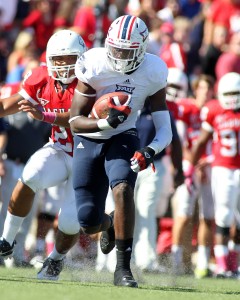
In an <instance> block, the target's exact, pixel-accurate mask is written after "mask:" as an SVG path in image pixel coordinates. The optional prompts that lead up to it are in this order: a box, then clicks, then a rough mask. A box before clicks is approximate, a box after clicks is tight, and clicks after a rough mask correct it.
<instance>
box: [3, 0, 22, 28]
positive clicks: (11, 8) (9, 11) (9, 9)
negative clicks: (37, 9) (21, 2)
mask: <svg viewBox="0 0 240 300" xmlns="http://www.w3.org/2000/svg"><path fill="white" fill-rule="evenodd" d="M17 4H18V0H10V1H4V0H1V1H0V30H7V29H9V28H11V26H12V25H13V21H14V17H15V15H16V12H17Z"/></svg>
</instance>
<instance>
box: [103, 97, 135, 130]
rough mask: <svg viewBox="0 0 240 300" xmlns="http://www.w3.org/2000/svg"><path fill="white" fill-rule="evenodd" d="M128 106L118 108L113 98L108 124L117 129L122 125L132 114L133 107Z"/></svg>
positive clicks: (110, 102) (110, 104)
mask: <svg viewBox="0 0 240 300" xmlns="http://www.w3.org/2000/svg"><path fill="white" fill-rule="evenodd" d="M126 104H127V103H126ZM126 104H125V105H120V106H117V105H115V104H114V103H113V102H112V98H110V99H109V103H108V107H109V108H110V110H109V115H108V118H107V122H108V124H109V125H110V126H111V127H112V128H117V127H118V125H119V124H122V123H123V122H124V121H125V120H126V119H127V117H128V115H129V114H130V112H131V107H129V106H128V105H126Z"/></svg>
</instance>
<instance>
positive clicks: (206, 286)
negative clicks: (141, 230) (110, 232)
mask: <svg viewBox="0 0 240 300" xmlns="http://www.w3.org/2000/svg"><path fill="white" fill-rule="evenodd" d="M35 278H36V270H32V269H16V268H12V269H7V268H3V267H0V300H30V299H31V300H45V299H46V300H55V299H56V300H58V299H59V300H78V299H79V300H82V299H83V300H85V299H87V300H128V299H131V300H134V299H137V300H151V299H158V300H181V299H183V300H188V299H190V300H198V299H204V300H222V299H240V281H237V280H231V279H218V280H216V279H212V278H211V279H204V280H196V279H194V278H192V277H177V278H174V277H172V276H167V275H145V274H144V275H143V274H141V275H140V274H137V275H136V274H135V278H136V279H137V280H138V283H139V288H138V289H131V288H122V287H115V286H113V284H112V279H113V275H112V274H109V273H107V272H101V273H96V272H95V271H93V270H88V269H85V270H76V269H75V270H64V271H63V272H62V274H61V277H60V280H59V281H57V282H49V281H38V280H37V279H35Z"/></svg>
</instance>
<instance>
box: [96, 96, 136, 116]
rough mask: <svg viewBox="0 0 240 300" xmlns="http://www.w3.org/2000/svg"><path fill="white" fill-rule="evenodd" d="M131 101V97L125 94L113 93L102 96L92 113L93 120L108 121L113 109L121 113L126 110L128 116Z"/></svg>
mask: <svg viewBox="0 0 240 300" xmlns="http://www.w3.org/2000/svg"><path fill="white" fill-rule="evenodd" d="M130 101H131V95H128V94H126V93H123V92H112V93H108V94H105V95H103V96H101V97H100V98H99V99H98V100H97V101H96V102H95V103H94V105H93V108H92V111H91V113H90V115H91V118H93V119H106V118H107V117H108V116H109V112H110V109H111V108H115V109H117V110H119V111H122V110H124V112H125V113H126V114H129V113H128V111H127V110H128V109H129V112H130V110H131V109H130V107H129V106H128V105H129V104H130ZM120 107H121V108H120Z"/></svg>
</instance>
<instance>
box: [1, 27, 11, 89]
mask: <svg viewBox="0 0 240 300" xmlns="http://www.w3.org/2000/svg"><path fill="white" fill-rule="evenodd" d="M9 48H10V45H9V42H8V39H7V35H6V34H4V33H3V32H1V31H0V85H1V83H2V82H4V81H5V78H6V75H7V60H8V55H9Z"/></svg>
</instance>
